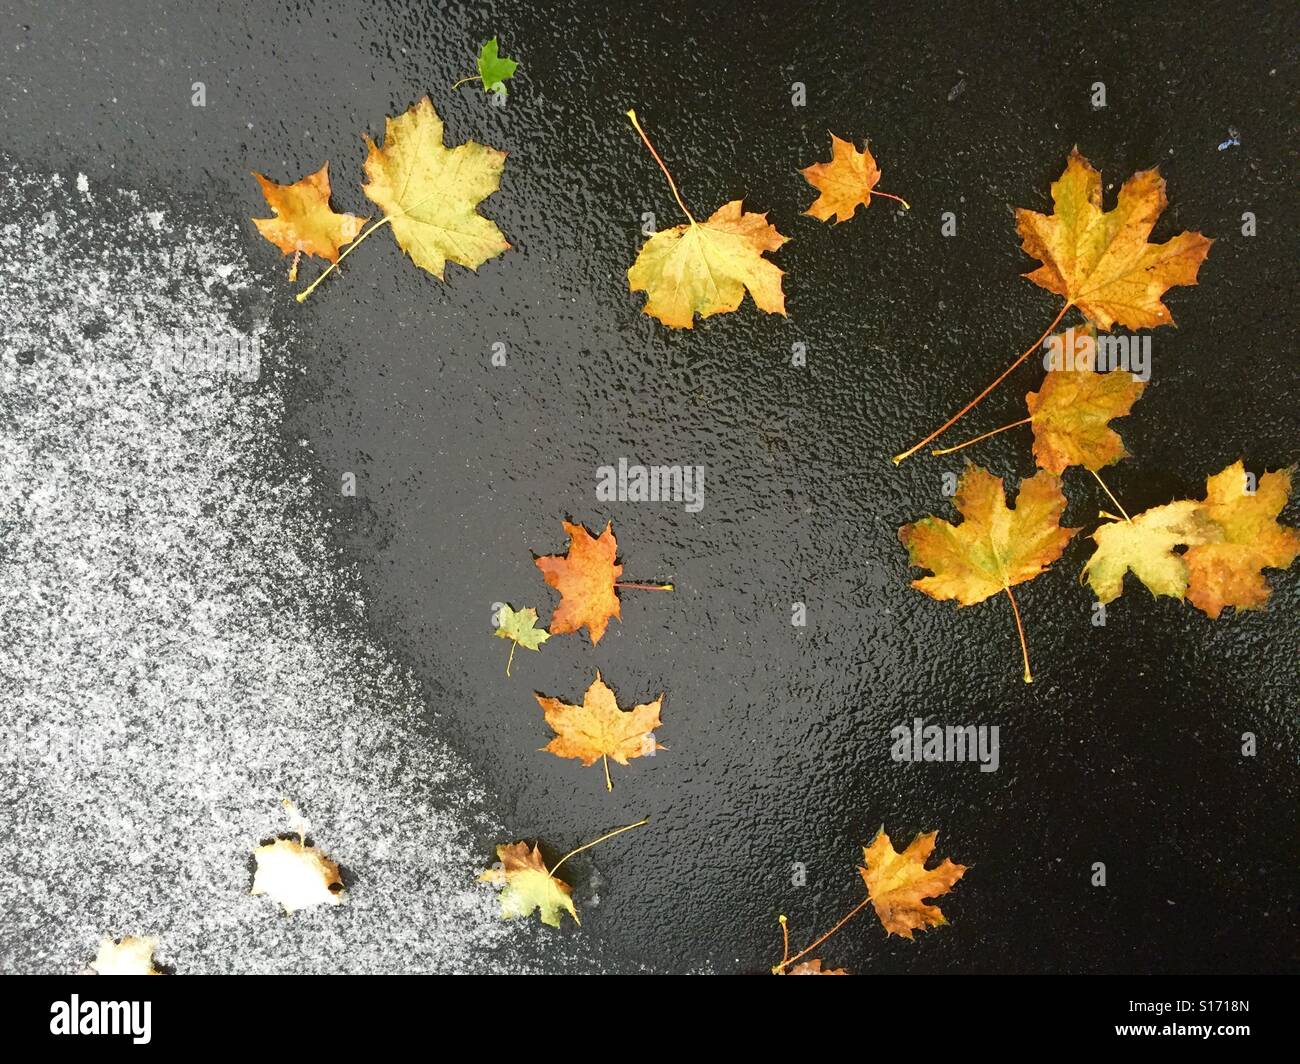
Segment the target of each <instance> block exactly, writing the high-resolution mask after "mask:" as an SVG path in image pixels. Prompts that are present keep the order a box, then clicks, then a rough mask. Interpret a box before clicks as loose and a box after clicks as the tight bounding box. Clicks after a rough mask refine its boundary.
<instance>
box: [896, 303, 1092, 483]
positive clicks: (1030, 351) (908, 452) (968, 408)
mask: <svg viewBox="0 0 1300 1064" xmlns="http://www.w3.org/2000/svg"><path fill="white" fill-rule="evenodd" d="M1073 305H1074V304H1073V303H1066V304H1065V306H1063V307H1062V308H1061V312H1060V313H1059V314H1057V315H1056V317H1055V318H1054V319H1053V321H1052V324H1051V325H1049V326H1048V327H1047V328H1046V329H1045V330H1044V331H1043V335H1042V336H1040V337H1039V338H1038V339H1037V340H1035V341H1034V342H1033V343H1032V344H1030V345H1029V346H1028V347H1027V348H1025V350H1024V352H1023V353H1022V354H1021V355H1020V357H1019V358H1017V359H1016V360H1015V361H1014V362H1012V363H1011V365H1009V366H1008V367H1007V368H1006V369H1004V370H1003V371H1002V372H1001V373H1000V374H998V377H997V379H996V380H994V382H993V383H992V384H990V385H989V386H988V387H987V388H985V389H984V390H983V391H982V392H980V393H979V395H977V396H975V398H974V399H972V400H971V401H970V402H969V403H967V404H966V405H965V406H963V407H962V408H961V409H960V410H958V411H957V413H955V414H953V416H952V417H950V418H949V419H948V420H947V421H945V422H944V423H943V424H942V425H940V426H939V427H938V428H937V429H935V430H934V431H933V432H932V433H930V435H928V436H927V437H926V438H925V439H923V440H922V441H921V442H920V443H918V444H917V445H916V446H914V447H910V448H908V449H907V450H906V451H903V452H902V453H901V454H896V455H894V457H893V463H894V465H898V464H899V463H900V462H901V461H902V460H903V459H904V458H910V457H911V456H912V455H914V454H916V452H917V451H919V450H920V449H921V448H922V447H924V446H925V445H926V444H927V443H929V442H930V441H931V440H933V439H934V438H935V437H936V436H940V435H942V434H943V433H945V432H947V431H948V430H949V429H950V428H952V426H953V425H955V424H956V423H957V422H958V421H960V420H961V419H962V418H964V417H965V416H966V415H967V414H969V413H970V412H971V410H972V409H974V407H975V406H976V405H977V404H978V403H979V402H980V400H981V399H983V398H984V397H985V396H986V395H988V394H989V392H991V391H992V390H993V389H994V388H996V387H997V386H998V385H999V384H1001V383H1002V382H1003V381H1004V380H1006V378H1007V376H1008V375H1009V374H1010V373H1011V371H1012V370H1014V369H1015V368H1016V367H1017V366H1019V365H1020V363H1022V362H1023V361H1024V360H1025V359H1027V358H1028V357H1029V356H1030V355H1032V354H1033V353H1034V350H1035V349H1036V348H1037V347H1038V345H1039V344H1041V343H1042V342H1043V341H1044V340H1046V339H1047V338H1048V337H1049V336H1050V335H1051V334H1052V330H1053V329H1055V328H1056V327H1057V326H1058V325H1059V324H1060V323H1061V319H1062V318H1064V317H1065V312H1066V311H1067V310H1069V309H1070V307H1072V306H1073Z"/></svg>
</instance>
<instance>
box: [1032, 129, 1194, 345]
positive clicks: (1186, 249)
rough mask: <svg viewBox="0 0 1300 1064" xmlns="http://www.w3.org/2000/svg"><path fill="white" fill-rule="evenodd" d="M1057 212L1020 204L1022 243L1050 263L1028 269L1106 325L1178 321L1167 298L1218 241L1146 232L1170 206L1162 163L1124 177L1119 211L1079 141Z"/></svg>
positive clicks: (1056, 197)
mask: <svg viewBox="0 0 1300 1064" xmlns="http://www.w3.org/2000/svg"><path fill="white" fill-rule="evenodd" d="M1052 203H1053V205H1054V212H1053V213H1052V214H1050V215H1045V214H1039V213H1038V212H1036V211H1030V210H1025V209H1018V210H1017V211H1016V227H1017V229H1018V230H1019V232H1020V236H1021V238H1022V240H1023V244H1022V245H1021V246H1022V248H1023V250H1024V251H1025V252H1026V253H1027V254H1029V255H1032V256H1033V257H1034V258H1036V259H1039V260H1040V261H1041V262H1042V263H1043V265H1042V266H1040V267H1039V268H1038V269H1036V270H1034V271H1032V272H1031V273H1027V274H1026V275H1025V276H1026V277H1028V278H1029V279H1030V280H1031V281H1033V282H1034V283H1035V284H1037V285H1041V286H1042V287H1043V288H1046V289H1047V290H1048V291H1049V292H1055V293H1057V294H1058V295H1061V296H1064V297H1065V300H1066V305H1067V306H1076V307H1078V308H1079V309H1080V310H1081V311H1083V313H1084V314H1085V315H1087V317H1088V319H1089V320H1090V321H1092V322H1093V324H1095V325H1096V326H1097V328H1099V329H1102V330H1103V331H1108V330H1109V329H1110V328H1111V327H1112V326H1113V325H1114V324H1116V323H1118V324H1120V325H1122V326H1124V327H1125V328H1127V329H1150V328H1154V327H1155V326H1157V325H1172V324H1173V317H1172V316H1171V315H1170V313H1169V309H1168V308H1167V307H1166V306H1165V305H1164V303H1162V302H1161V297H1162V296H1163V295H1164V293H1165V291H1166V290H1167V289H1169V288H1171V287H1173V286H1175V285H1193V284H1195V283H1196V274H1197V271H1198V270H1199V269H1200V266H1201V263H1202V262H1203V261H1204V260H1205V256H1206V255H1207V254H1208V253H1209V250H1210V245H1211V244H1212V243H1213V241H1212V240H1209V239H1208V238H1206V237H1204V236H1202V235H1201V234H1200V233H1192V232H1183V233H1179V234H1178V235H1177V236H1175V237H1173V238H1172V239H1171V240H1167V241H1166V242H1165V243H1163V244H1149V243H1147V237H1148V236H1150V235H1151V230H1152V229H1153V228H1154V226H1155V224H1156V220H1157V219H1158V218H1159V217H1160V215H1161V213H1162V212H1163V211H1164V209H1165V206H1166V205H1167V203H1168V200H1167V199H1166V198H1165V182H1164V179H1163V178H1162V177H1161V176H1160V172H1159V171H1158V170H1141V171H1139V172H1138V173H1136V174H1134V175H1133V176H1132V177H1130V178H1129V179H1128V180H1127V181H1125V182H1124V185H1123V187H1122V188H1121V189H1120V191H1119V198H1118V201H1117V203H1116V206H1115V207H1114V209H1113V210H1109V211H1103V210H1102V209H1101V204H1102V198H1101V174H1100V173H1099V172H1098V171H1097V170H1095V169H1093V167H1092V164H1091V163H1089V162H1088V160H1087V159H1085V158H1084V157H1083V156H1082V155H1081V154H1080V153H1079V149H1078V148H1075V149H1074V150H1073V151H1071V152H1070V158H1069V161H1068V162H1067V163H1066V167H1065V172H1064V173H1063V174H1062V175H1061V177H1060V179H1059V180H1057V181H1055V182H1053V184H1052Z"/></svg>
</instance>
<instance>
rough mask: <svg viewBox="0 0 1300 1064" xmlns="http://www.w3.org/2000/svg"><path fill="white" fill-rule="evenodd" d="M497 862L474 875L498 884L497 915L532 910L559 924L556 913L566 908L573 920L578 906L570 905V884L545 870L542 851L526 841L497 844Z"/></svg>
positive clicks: (549, 923)
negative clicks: (499, 889)
mask: <svg viewBox="0 0 1300 1064" xmlns="http://www.w3.org/2000/svg"><path fill="white" fill-rule="evenodd" d="M497 858H498V864H497V865H495V866H494V867H492V868H489V869H487V871H485V872H483V873H482V874H481V875H480V876H479V877H478V878H479V882H481V883H492V884H494V885H496V886H498V887H501V888H502V890H501V919H502V920H516V919H519V918H521V917H527V916H529V915H530V914H532V913H533V912H534V911H536V912H537V913H538V915H539V916H540V918H541V921H542V923H544V924H546V925H547V926H548V927H559V926H560V913H561V912H567V913H568V914H569V915H570V916H572V917H573V919H574V922H575V923H579V924H581V923H582V921H581V920H579V919H578V910H577V909H575V908H574V906H573V897H572V894H573V888H572V887H570V886H569V884H567V883H565V882H564V881H563V880H561V879H556V878H555V877H554V876H553V875H551V874H550V873H549V872H548V871H547V870H546V865H545V863H543V861H542V851H541V849H540V848H539V847H537V846H534V847H533V848H532V849H531V850H529V848H528V843H526V842H515V843H511V844H509V845H503V846H498V847H497Z"/></svg>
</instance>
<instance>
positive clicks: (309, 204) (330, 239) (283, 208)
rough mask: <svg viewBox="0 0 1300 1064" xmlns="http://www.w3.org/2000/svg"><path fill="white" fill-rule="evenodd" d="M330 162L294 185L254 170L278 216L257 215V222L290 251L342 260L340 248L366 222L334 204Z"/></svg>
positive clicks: (259, 227) (264, 234) (262, 231)
mask: <svg viewBox="0 0 1300 1064" xmlns="http://www.w3.org/2000/svg"><path fill="white" fill-rule="evenodd" d="M329 169H330V164H329V163H325V164H324V165H323V166H322V167H321V168H320V169H319V170H317V171H316V172H315V173H314V174H308V175H307V176H306V177H304V178H303V179H302V180H301V181H295V182H294V183H293V184H291V185H277V184H276V183H275V182H274V181H271V180H269V179H268V178H265V177H263V176H262V175H261V174H258V173H254V174H253V176H254V177H255V178H257V183H258V184H259V185H260V186H261V188H262V195H263V196H265V197H266V202H267V204H268V205H269V206H270V208H271V210H273V211H274V212H275V215H276V216H275V217H274V218H254V219H253V224H254V225H256V226H257V229H258V232H260V233H261V234H262V235H263V236H264V237H266V239H267V240H269V241H270V242H271V243H272V244H274V245H275V246H276V247H278V248H279V249H280V250H281V251H283V252H284V253H285V254H286V255H288V254H289V253H291V252H302V253H303V254H304V255H315V256H317V257H318V258H322V259H327V260H329V261H330V262H338V260H339V248H341V247H342V246H343V245H344V244H350V243H351V242H352V241H353V240H355V239H356V236H357V234H358V233H359V232H361V227H362V226H363V225H365V219H364V218H358V217H357V216H356V215H355V214H338V213H336V212H335V211H334V210H333V209H331V207H330V173H329Z"/></svg>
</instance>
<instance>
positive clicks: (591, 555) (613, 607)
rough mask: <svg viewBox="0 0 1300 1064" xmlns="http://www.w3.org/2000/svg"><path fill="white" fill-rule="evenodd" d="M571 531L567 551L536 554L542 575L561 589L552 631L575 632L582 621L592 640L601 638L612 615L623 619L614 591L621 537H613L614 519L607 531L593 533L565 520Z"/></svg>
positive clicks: (555, 633) (560, 632) (620, 567)
mask: <svg viewBox="0 0 1300 1064" xmlns="http://www.w3.org/2000/svg"><path fill="white" fill-rule="evenodd" d="M564 531H565V532H567V533H568V534H569V550H568V553H567V555H565V554H547V555H545V556H543V557H541V558H535V559H534V561H535V562H536V563H537V568H539V569H540V570H541V571H542V577H543V579H545V581H546V582H547V583H548V584H549V585H550V586H551V587H553V588H555V590H557V591H558V592H559V593H560V604H559V605H558V606H557V607H555V612H554V613H552V614H551V626H550V631H551V634H552V635H562V634H564V633H565V632H576V631H577V630H578V629H579V628H581V627H582V626H583V625H586V627H587V634H588V635H590V636H591V641H592V643H593V644H595V643H599V642H600V637H601V636H603V635H604V634H605V628H606V627H607V626H608V624H609V619H610V618H611V617H614V618H617V619H619V620H621V619H622V606H621V605H620V603H619V601H618V595H617V594H615V592H614V583H615V581H617V580H618V578H619V576H621V575H622V573H623V567H622V566H621V565H617V564H615V561H614V559H615V557H617V555H618V541H617V540H615V539H614V523H613V522H612V521H609V522H607V523H606V524H605V531H603V532H602V533H601V534H600V535H599V536H596V537H593V536H592V534H591V533H590V532H588V531H587V529H586V528H585V527H584V526H583V525H575V524H573V523H572V522H570V521H565V522H564Z"/></svg>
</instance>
